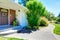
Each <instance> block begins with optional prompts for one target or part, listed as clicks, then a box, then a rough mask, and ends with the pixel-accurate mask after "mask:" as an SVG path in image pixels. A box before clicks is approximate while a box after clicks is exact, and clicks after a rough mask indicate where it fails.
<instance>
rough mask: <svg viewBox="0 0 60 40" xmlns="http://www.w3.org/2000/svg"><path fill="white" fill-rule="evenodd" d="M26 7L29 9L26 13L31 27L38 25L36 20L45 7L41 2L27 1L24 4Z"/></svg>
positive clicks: (42, 13)
mask: <svg viewBox="0 0 60 40" xmlns="http://www.w3.org/2000/svg"><path fill="white" fill-rule="evenodd" d="M26 7H27V8H28V9H29V13H27V19H28V22H29V25H30V26H31V27H33V26H38V20H39V18H40V16H43V15H44V11H45V8H44V6H43V4H42V3H41V2H37V1H29V2H27V4H26Z"/></svg>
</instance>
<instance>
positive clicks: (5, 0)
mask: <svg viewBox="0 0 60 40" xmlns="http://www.w3.org/2000/svg"><path fill="white" fill-rule="evenodd" d="M10 1H11V0H0V7H1V8H6V9H13V10H16V18H17V20H18V21H19V23H20V24H21V25H23V24H24V25H26V24H27V19H26V16H25V13H26V12H27V11H28V9H27V8H26V7H24V6H22V5H20V4H16V3H13V2H10ZM18 10H20V12H19V11H18ZM8 21H10V20H9V19H8Z"/></svg>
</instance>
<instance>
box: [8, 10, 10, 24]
mask: <svg viewBox="0 0 60 40" xmlns="http://www.w3.org/2000/svg"><path fill="white" fill-rule="evenodd" d="M8 25H10V10H8Z"/></svg>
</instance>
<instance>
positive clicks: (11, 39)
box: [0, 37, 23, 40]
mask: <svg viewBox="0 0 60 40" xmlns="http://www.w3.org/2000/svg"><path fill="white" fill-rule="evenodd" d="M0 40H23V39H18V38H6V37H0Z"/></svg>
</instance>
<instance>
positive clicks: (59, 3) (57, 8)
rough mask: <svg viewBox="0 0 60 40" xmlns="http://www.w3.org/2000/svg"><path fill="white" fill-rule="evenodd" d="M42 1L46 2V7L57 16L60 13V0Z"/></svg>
mask: <svg viewBox="0 0 60 40" xmlns="http://www.w3.org/2000/svg"><path fill="white" fill-rule="evenodd" d="M40 1H41V2H42V3H43V4H44V6H45V7H46V9H47V10H48V11H50V12H52V13H53V14H55V16H57V15H58V14H59V12H60V0H40Z"/></svg>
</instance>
